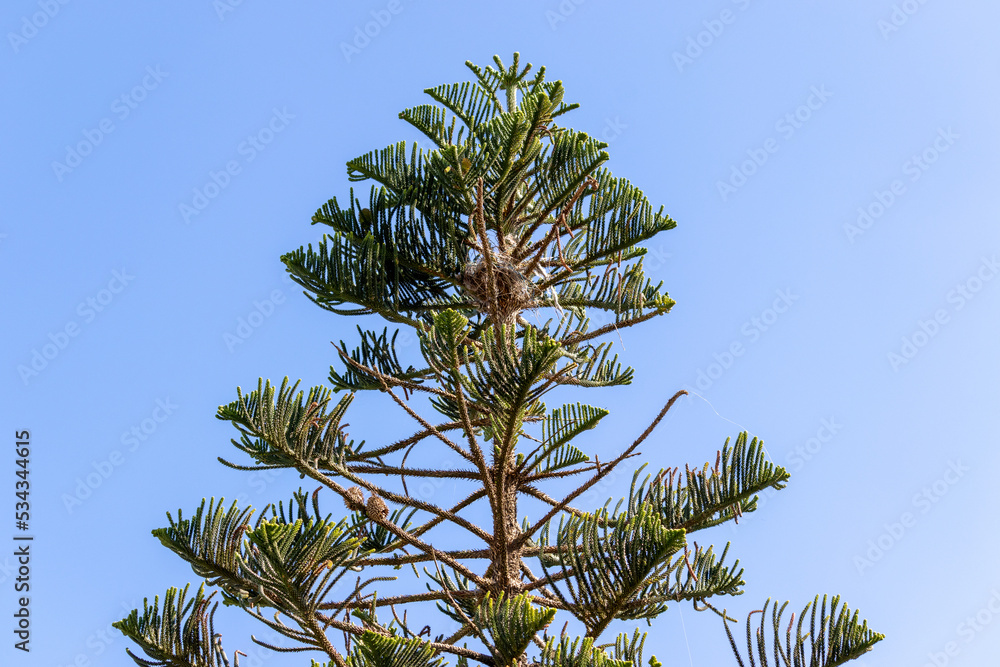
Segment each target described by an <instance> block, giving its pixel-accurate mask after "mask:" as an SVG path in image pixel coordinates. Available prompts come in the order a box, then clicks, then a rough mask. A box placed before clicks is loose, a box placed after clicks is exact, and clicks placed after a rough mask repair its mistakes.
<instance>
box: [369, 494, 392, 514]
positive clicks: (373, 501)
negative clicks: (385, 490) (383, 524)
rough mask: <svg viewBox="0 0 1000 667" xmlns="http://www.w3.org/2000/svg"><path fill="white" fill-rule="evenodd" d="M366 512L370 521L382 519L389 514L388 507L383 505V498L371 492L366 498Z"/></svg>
mask: <svg viewBox="0 0 1000 667" xmlns="http://www.w3.org/2000/svg"><path fill="white" fill-rule="evenodd" d="M367 514H368V518H369V519H371V520H372V521H376V520H381V521H384V520H385V518H386V517H387V516H389V508H388V507H386V506H385V501H384V500H382V499H381V498H379V497H378V496H377V495H375V494H374V493H373V494H372V495H371V497H370V498H368V508H367Z"/></svg>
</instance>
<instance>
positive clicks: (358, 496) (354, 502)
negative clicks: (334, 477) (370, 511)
mask: <svg viewBox="0 0 1000 667" xmlns="http://www.w3.org/2000/svg"><path fill="white" fill-rule="evenodd" d="M344 504H345V505H347V509H349V510H351V511H352V512H361V511H363V510H364V509H365V495H364V494H363V493H362V492H361V487H358V486H352V487H351V488H349V489H348V490H347V497H346V498H344Z"/></svg>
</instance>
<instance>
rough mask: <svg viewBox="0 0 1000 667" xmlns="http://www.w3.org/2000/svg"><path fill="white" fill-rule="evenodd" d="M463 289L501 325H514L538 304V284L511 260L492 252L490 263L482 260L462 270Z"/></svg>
mask: <svg viewBox="0 0 1000 667" xmlns="http://www.w3.org/2000/svg"><path fill="white" fill-rule="evenodd" d="M490 264H492V269H493V271H492V273H493V284H494V285H495V287H496V300H495V302H494V295H493V293H492V291H491V289H492V288H491V285H490V268H491V267H490ZM462 286H463V287H465V289H466V291H467V292H468V294H469V296H471V297H472V298H473V300H474V301H475V302H476V304H477V305H478V306H479V310H480V311H482V312H484V313H486V314H487V315H488V316H489V317H490V319H491V320H493V321H494V322H495V323H498V324H513V323H514V322H516V321H517V318H518V316H519V315H520V314H521V311H522V310H524V309H525V308H533V307H535V306H537V305H538V301H537V294H538V290H537V289H536V288H535V285H534V283H532V282H531V280H529V279H528V278H527V277H525V276H524V274H522V273H521V272H520V271H519V270H518V268H517V266H516V265H515V264H513V263H512V262H511V261H510V258H508V257H506V256H505V255H503V254H501V253H497V252H491V254H490V262H489V263H487V262H486V259H485V258H483V257H479V258H478V259H476V260H473V261H471V262H469V263H468V264H466V265H465V268H463V269H462Z"/></svg>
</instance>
